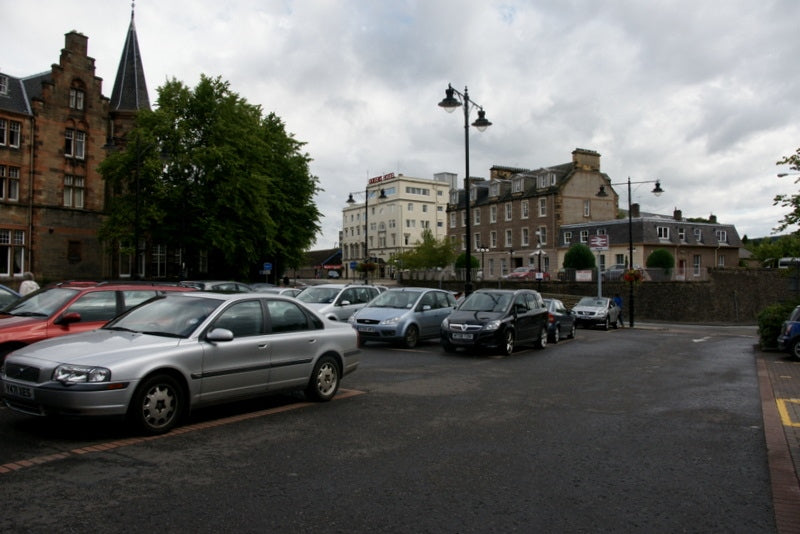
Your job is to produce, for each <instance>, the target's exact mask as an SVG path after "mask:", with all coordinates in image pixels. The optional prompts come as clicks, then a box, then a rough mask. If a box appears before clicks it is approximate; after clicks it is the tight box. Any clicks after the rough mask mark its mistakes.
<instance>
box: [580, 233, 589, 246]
mask: <svg viewBox="0 0 800 534" xmlns="http://www.w3.org/2000/svg"><path fill="white" fill-rule="evenodd" d="M588 241H589V230H581V243H587V242H588Z"/></svg>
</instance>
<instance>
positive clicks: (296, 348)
mask: <svg viewBox="0 0 800 534" xmlns="http://www.w3.org/2000/svg"><path fill="white" fill-rule="evenodd" d="M593 300H600V299H594V298H593ZM582 302H583V301H582ZM612 303H613V301H612ZM586 304H587V306H588V304H589V303H586ZM601 304H602V305H603V306H605V308H604V310H603V311H604V312H605V313H606V315H605V316H606V317H610V316H611V314H612V312H613V310H614V306H613V305H608V304H607V303H606V302H602V303H601ZM584 308H586V306H584V307H576V309H575V310H573V311H570V310H567V308H566V306H564V304H563V302H561V301H559V300H557V299H542V297H541V295H540V294H539V293H538V292H536V291H534V290H530V289H518V290H511V289H480V290H478V291H475V292H473V293H471V294H470V295H469V296H468V297H467V298H465V299H463V301H457V300H456V296H455V295H454V294H453V293H452V292H449V291H445V290H441V289H434V288H416V287H400V288H393V289H388V288H385V287H381V286H374V285H369V284H362V283H355V284H321V285H316V286H309V287H307V288H305V289H303V290H302V291H299V290H289V289H288V288H278V287H275V286H266V287H255V288H252V287H249V286H246V285H244V284H239V283H236V282H225V281H187V282H182V283H179V284H159V283H149V282H128V283H107V282H66V283H62V284H54V285H51V286H48V287H46V288H43V289H41V290H39V291H37V292H34V293H32V294H30V295H27V296H25V297H22V298H19V299H18V300H16V301H15V302H13V303H12V304H10V305H8V306H6V307H5V308H2V309H0V357H2V358H4V361H3V365H2V369H1V370H0V381H2V394H3V400H4V402H5V403H6V405H7V406H8V407H10V408H11V409H12V410H15V411H17V412H20V413H25V414H30V415H38V416H43V415H51V414H55V415H70V416H83V415H85V416H121V417H126V418H128V419H129V420H130V421H131V422H132V423H134V424H135V425H136V426H137V427H138V428H140V429H141V430H142V431H144V432H146V433H149V434H158V433H162V432H167V431H169V430H170V429H171V428H173V427H174V426H175V425H177V424H179V423H180V421H181V420H182V418H183V417H184V416H185V415H187V414H188V413H189V412H190V411H191V410H192V409H194V408H197V407H201V406H206V405H210V404H215V403H221V402H227V401H231V400H236V399H243V398H248V397H253V396H258V395H264V394H268V393H271V392H275V391H283V390H286V389H301V390H304V391H305V393H306V395H307V396H308V397H309V398H311V399H315V400H319V401H326V400H330V399H331V398H333V396H334V395H335V394H336V392H337V390H338V388H339V385H340V382H341V379H342V377H344V376H345V375H347V374H349V373H351V372H353V371H354V370H355V369H356V368H357V367H358V363H359V350H358V347H360V346H363V344H364V343H367V342H389V343H399V344H402V345H403V346H405V347H408V348H413V347H415V346H416V345H417V344H418V343H419V341H420V340H426V339H436V340H438V341H439V342H440V344H441V346H442V348H443V350H444V351H445V352H454V351H456V350H457V349H460V348H461V349H478V350H496V351H499V352H500V353H502V354H505V355H510V354H511V353H512V352H513V351H514V349H515V348H516V347H517V346H520V345H530V346H534V347H536V348H540V349H542V348H544V347H545V346H546V345H547V343H548V342H552V343H558V342H559V341H560V340H561V339H563V338H564V337H574V336H575V329H576V326H577V325H578V324H580V323H582V322H584V323H587V324H588V323H591V324H595V323H598V322H599V324H601V325H603V324H604V325H605V326H606V327H608V319H606V320H605V322H603V319H602V318H601V312H600V311H596V312H592V313H593V314H590V312H589V311H588V309H584ZM68 334H69V335H68Z"/></svg>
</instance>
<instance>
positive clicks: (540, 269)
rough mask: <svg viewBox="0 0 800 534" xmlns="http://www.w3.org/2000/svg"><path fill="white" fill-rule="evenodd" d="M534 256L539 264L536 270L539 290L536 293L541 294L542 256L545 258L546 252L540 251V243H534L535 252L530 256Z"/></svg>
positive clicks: (542, 276)
mask: <svg viewBox="0 0 800 534" xmlns="http://www.w3.org/2000/svg"><path fill="white" fill-rule="evenodd" d="M537 233H538V232H537ZM534 254H535V255H537V256H538V257H539V262H538V263H539V266H538V268H537V271H538V272H537V273H536V279H537V280H538V281H539V284H538V285H539V289H538V291H539V293H541V292H542V278H544V273H543V272H542V256H546V255H547V252H545V251H544V250H542V244H541V243H536V250H535V251H533V252H531V256H533V255H534Z"/></svg>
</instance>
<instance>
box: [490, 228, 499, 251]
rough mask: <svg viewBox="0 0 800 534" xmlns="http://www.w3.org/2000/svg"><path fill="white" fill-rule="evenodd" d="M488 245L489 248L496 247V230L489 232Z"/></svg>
mask: <svg viewBox="0 0 800 534" xmlns="http://www.w3.org/2000/svg"><path fill="white" fill-rule="evenodd" d="M489 246H490V247H491V248H497V232H495V231H491V232H489Z"/></svg>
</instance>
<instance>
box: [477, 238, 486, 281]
mask: <svg viewBox="0 0 800 534" xmlns="http://www.w3.org/2000/svg"><path fill="white" fill-rule="evenodd" d="M476 252H480V253H481V280H485V279H486V264H485V263H484V261H483V256H484V254H486V253H487V252H489V247H487V246H486V245H481V246H480V247H478V250H477V251H476Z"/></svg>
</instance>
